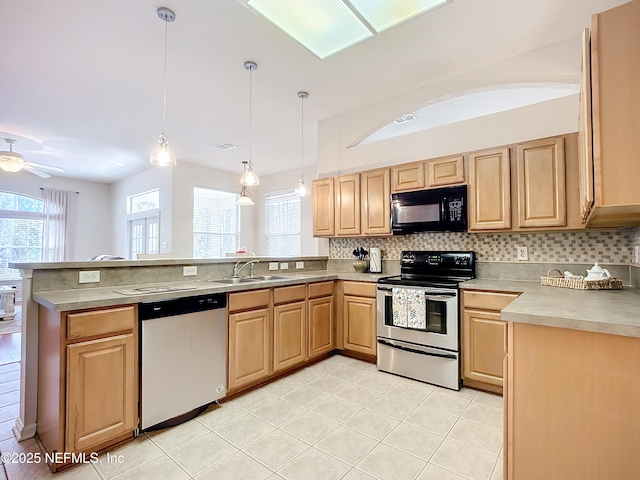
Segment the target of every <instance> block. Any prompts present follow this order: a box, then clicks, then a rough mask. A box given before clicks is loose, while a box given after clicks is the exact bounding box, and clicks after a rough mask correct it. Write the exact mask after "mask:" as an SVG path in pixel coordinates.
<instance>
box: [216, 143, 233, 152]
mask: <svg viewBox="0 0 640 480" xmlns="http://www.w3.org/2000/svg"><path fill="white" fill-rule="evenodd" d="M236 147H237V145H234V144H232V143H226V142H222V143H219V144H217V145H214V146H213V148H217V149H218V150H231V149H232V148H236Z"/></svg>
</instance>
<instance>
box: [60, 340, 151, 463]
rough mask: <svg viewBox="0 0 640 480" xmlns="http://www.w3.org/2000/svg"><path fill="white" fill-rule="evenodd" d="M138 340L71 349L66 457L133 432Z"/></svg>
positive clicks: (101, 342)
mask: <svg viewBox="0 0 640 480" xmlns="http://www.w3.org/2000/svg"><path fill="white" fill-rule="evenodd" d="M137 347H138V346H137V344H136V342H135V340H134V334H132V333H130V334H127V335H118V336H115V337H107V338H102V339H99V340H91V341H88V342H81V343H75V344H72V345H69V346H67V379H66V382H67V407H66V408H67V419H66V425H67V432H66V440H65V450H66V451H67V452H81V451H87V450H88V449H91V448H92V447H96V446H98V445H100V444H103V443H105V442H108V441H109V440H112V439H115V438H117V437H119V436H122V435H125V434H127V433H130V432H133V430H134V429H135V428H136V419H137V416H138V412H137V402H136V388H137V385H136V370H135V368H136V365H135V349H136V348H137Z"/></svg>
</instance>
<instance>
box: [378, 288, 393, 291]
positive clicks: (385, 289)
mask: <svg viewBox="0 0 640 480" xmlns="http://www.w3.org/2000/svg"><path fill="white" fill-rule="evenodd" d="M378 290H382V291H385V292H391V291H392V289H391V288H389V287H378Z"/></svg>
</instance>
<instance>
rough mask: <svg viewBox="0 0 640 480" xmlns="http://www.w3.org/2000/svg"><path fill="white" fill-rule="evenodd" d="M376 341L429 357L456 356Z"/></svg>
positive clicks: (451, 357)
mask: <svg viewBox="0 0 640 480" xmlns="http://www.w3.org/2000/svg"><path fill="white" fill-rule="evenodd" d="M378 343H380V344H382V345H386V346H387V347H391V348H397V349H398V350H404V351H405V352H411V353H419V354H420V355H428V356H430V357H441V358H450V359H452V360H456V359H457V358H458V357H456V356H455V355H450V354H446V353H431V352H423V351H422V350H416V349H415V348H408V347H402V346H400V345H394V344H393V343H391V342H387V341H386V340H382V339H381V338H379V339H378Z"/></svg>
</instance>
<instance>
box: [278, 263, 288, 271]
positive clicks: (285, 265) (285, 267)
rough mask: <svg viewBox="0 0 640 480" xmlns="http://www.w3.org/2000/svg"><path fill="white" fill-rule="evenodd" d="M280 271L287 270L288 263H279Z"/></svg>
mask: <svg viewBox="0 0 640 480" xmlns="http://www.w3.org/2000/svg"><path fill="white" fill-rule="evenodd" d="M280 270H289V264H288V263H281V264H280Z"/></svg>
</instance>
